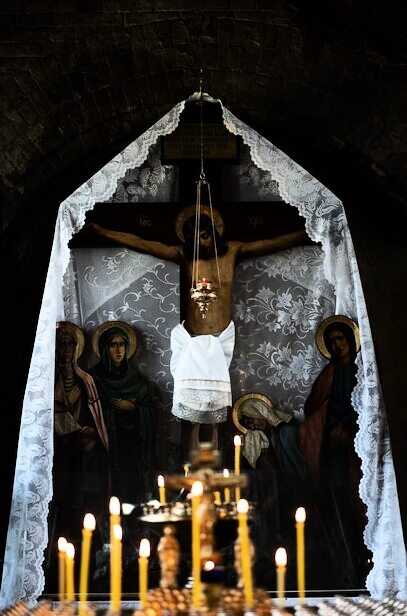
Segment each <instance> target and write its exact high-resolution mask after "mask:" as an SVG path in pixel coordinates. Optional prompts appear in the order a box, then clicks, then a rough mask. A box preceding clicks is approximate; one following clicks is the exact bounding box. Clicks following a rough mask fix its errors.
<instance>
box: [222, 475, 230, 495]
mask: <svg viewBox="0 0 407 616" xmlns="http://www.w3.org/2000/svg"><path fill="white" fill-rule="evenodd" d="M223 476H224V477H226V478H227V477H229V471H228V469H227V468H224V469H223ZM223 500H224V502H225V503H230V488H225V489H224V491H223Z"/></svg>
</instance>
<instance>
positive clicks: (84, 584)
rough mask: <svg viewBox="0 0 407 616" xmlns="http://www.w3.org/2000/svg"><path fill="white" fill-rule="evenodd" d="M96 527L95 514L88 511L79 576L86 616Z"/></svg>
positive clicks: (82, 611)
mask: <svg viewBox="0 0 407 616" xmlns="http://www.w3.org/2000/svg"><path fill="white" fill-rule="evenodd" d="M95 528H96V520H95V516H94V515H93V514H92V513H87V514H86V515H85V517H84V519H83V529H82V551H81V571H80V576H79V601H80V607H79V615H80V616H86V614H87V608H86V601H87V599H88V580H89V559H90V544H91V542H92V533H93V531H94V530H95Z"/></svg>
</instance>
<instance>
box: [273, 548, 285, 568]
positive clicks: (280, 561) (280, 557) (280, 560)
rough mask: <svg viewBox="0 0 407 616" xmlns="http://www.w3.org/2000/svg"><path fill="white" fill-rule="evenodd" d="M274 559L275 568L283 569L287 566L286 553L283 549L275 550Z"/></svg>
mask: <svg viewBox="0 0 407 616" xmlns="http://www.w3.org/2000/svg"><path fill="white" fill-rule="evenodd" d="M275 559H276V565H277V567H285V566H286V565H287V552H286V551H285V548H277V550H276V556H275Z"/></svg>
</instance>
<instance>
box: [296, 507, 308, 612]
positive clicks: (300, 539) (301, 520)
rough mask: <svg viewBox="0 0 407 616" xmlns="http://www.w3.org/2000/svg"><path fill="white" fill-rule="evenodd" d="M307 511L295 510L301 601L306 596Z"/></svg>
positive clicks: (300, 508)
mask: <svg viewBox="0 0 407 616" xmlns="http://www.w3.org/2000/svg"><path fill="white" fill-rule="evenodd" d="M305 519H306V513H305V509H304V507H299V508H298V509H297V511H296V512H295V528H296V534H297V586H298V597H299V600H300V603H304V598H305V537H304V528H305Z"/></svg>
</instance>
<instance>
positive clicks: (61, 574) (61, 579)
mask: <svg viewBox="0 0 407 616" xmlns="http://www.w3.org/2000/svg"><path fill="white" fill-rule="evenodd" d="M67 543H68V542H67V540H66V539H65V537H60V538H59V539H58V596H59V600H60V601H61V602H63V601H65V566H66V565H65V558H66V546H67Z"/></svg>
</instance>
